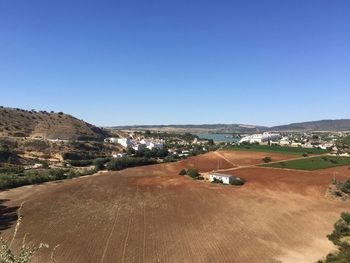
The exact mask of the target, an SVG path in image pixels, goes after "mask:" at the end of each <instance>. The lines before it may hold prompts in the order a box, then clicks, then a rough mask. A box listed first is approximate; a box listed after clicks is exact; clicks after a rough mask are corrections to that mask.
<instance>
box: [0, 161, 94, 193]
mask: <svg viewBox="0 0 350 263" xmlns="http://www.w3.org/2000/svg"><path fill="white" fill-rule="evenodd" d="M95 172H96V171H95V170H94V169H92V170H89V171H86V172H83V173H81V172H77V171H75V170H73V169H40V170H39V169H38V170H24V169H23V168H21V167H15V166H14V167H6V168H1V170H0V190H4V189H10V188H15V187H20V186H24V185H32V184H40V183H44V182H49V181H57V180H63V179H70V178H74V177H79V176H84V175H89V174H93V173H95Z"/></svg>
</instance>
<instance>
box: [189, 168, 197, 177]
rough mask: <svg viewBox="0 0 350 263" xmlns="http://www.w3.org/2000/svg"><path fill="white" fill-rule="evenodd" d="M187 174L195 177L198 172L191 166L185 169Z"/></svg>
mask: <svg viewBox="0 0 350 263" xmlns="http://www.w3.org/2000/svg"><path fill="white" fill-rule="evenodd" d="M187 175H188V176H190V177H192V178H195V177H198V176H199V172H198V170H197V169H196V168H191V169H188V170H187Z"/></svg>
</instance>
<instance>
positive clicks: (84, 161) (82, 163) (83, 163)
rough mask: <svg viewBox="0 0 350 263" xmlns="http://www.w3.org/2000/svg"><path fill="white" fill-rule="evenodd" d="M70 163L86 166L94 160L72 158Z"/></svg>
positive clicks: (76, 165)
mask: <svg viewBox="0 0 350 263" xmlns="http://www.w3.org/2000/svg"><path fill="white" fill-rule="evenodd" d="M68 163H69V164H70V165H72V166H75V167H86V166H89V165H92V164H93V161H92V160H70V161H68Z"/></svg>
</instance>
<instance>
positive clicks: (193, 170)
mask: <svg viewBox="0 0 350 263" xmlns="http://www.w3.org/2000/svg"><path fill="white" fill-rule="evenodd" d="M179 175H181V176H184V175H188V176H189V177H191V178H192V179H193V180H204V177H203V176H201V174H200V173H199V171H198V170H197V169H196V168H190V169H188V170H187V171H186V170H185V169H182V170H181V171H180V173H179Z"/></svg>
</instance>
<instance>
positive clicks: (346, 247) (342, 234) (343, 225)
mask: <svg viewBox="0 0 350 263" xmlns="http://www.w3.org/2000/svg"><path fill="white" fill-rule="evenodd" d="M327 237H328V239H329V240H330V241H332V242H333V244H334V245H336V246H337V247H338V250H339V252H338V253H330V254H328V255H327V257H326V259H325V260H319V261H318V262H320V263H322V262H325V263H331V262H334V263H335V262H339V263H342V262H344V263H345V262H350V244H349V237H350V213H347V212H343V213H342V214H341V216H340V219H339V220H338V221H337V222H336V223H335V224H334V229H333V232H332V233H331V234H330V235H328V236H327Z"/></svg>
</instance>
